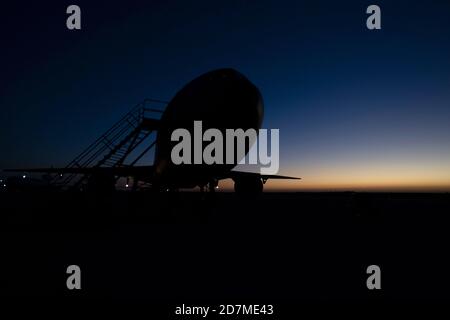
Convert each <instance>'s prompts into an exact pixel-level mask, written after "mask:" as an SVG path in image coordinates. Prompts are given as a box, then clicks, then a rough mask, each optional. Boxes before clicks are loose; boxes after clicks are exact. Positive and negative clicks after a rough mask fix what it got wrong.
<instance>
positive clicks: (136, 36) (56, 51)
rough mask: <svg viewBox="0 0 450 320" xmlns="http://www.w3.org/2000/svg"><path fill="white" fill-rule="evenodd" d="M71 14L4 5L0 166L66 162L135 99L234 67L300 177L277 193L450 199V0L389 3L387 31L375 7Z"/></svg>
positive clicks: (143, 6)
mask: <svg viewBox="0 0 450 320" xmlns="http://www.w3.org/2000/svg"><path fill="white" fill-rule="evenodd" d="M69 4H71V3H69V2H67V3H66V2H65V1H60V2H58V4H54V3H53V2H48V1H38V2H36V3H34V4H29V5H28V4H27V5H23V4H20V3H19V4H8V5H3V6H2V11H3V12H4V13H5V14H6V16H5V17H2V19H1V22H0V26H1V28H0V34H1V39H2V40H1V41H2V57H1V59H0V63H1V70H2V71H1V74H2V75H1V79H2V85H1V95H0V105H1V108H0V117H1V120H2V121H1V128H0V133H1V134H0V150H1V156H0V168H11V167H43V166H44V167H46V166H51V165H53V166H55V167H56V166H64V165H65V164H67V163H68V162H69V161H70V160H71V159H72V158H73V157H74V156H76V155H77V154H78V153H79V152H81V151H82V150H83V149H84V148H85V147H86V146H87V145H88V144H89V143H91V142H92V141H93V140H95V138H97V137H98V136H99V135H100V134H102V133H103V132H104V131H105V130H106V129H108V128H109V127H110V126H111V125H112V124H113V123H114V122H115V121H117V119H118V118H119V117H120V116H121V115H123V114H125V113H126V112H127V111H128V110H129V109H130V108H131V107H132V106H133V105H135V104H136V103H137V102H139V101H141V100H143V99H144V98H156V99H163V100H170V99H171V98H172V97H173V95H174V94H175V93H176V92H177V91H178V90H179V89H180V88H181V87H182V86H183V85H184V84H185V83H186V82H188V81H189V80H191V79H192V78H194V77H196V76H198V75H199V74H202V73H204V72H206V71H209V70H211V69H216V68H221V67H232V68H235V69H237V70H239V71H240V72H242V73H243V74H245V75H246V76H247V77H248V78H249V79H250V80H251V81H252V82H253V83H254V84H255V85H256V86H257V87H258V88H259V89H260V91H261V92H262V95H263V98H264V102H265V119H264V123H263V127H264V128H268V129H270V128H278V129H280V172H279V174H284V175H292V176H299V177H302V180H301V181H269V182H268V183H267V185H266V186H267V189H268V190H381V191H382V190H386V191H399V190H401V191H403V190H405V191H450V90H449V88H450V60H449V57H450V19H449V16H450V2H448V1H432V2H430V1H414V2H411V1H376V4H378V5H379V6H380V7H381V10H382V29H381V30H377V31H369V30H368V29H367V28H366V26H365V23H366V18H367V14H366V13H365V10H366V8H367V6H368V5H370V4H373V1H322V0H320V1H286V2H283V1H244V0H236V1H224V2H222V3H219V2H216V1H205V2H198V1H193V2H191V1H129V2H127V3H125V2H123V3H122V4H121V5H118V4H116V5H111V4H110V3H109V2H107V1H97V2H96V4H93V3H92V1H78V2H77V4H78V5H79V6H80V7H81V10H82V19H83V20H82V30H81V31H69V30H67V29H66V28H65V19H66V14H65V8H66V7H67V6H68V5H69ZM8 6H11V7H8ZM147 160H148V163H149V164H150V163H151V159H147ZM223 186H224V187H226V186H229V182H225V183H224V184H223Z"/></svg>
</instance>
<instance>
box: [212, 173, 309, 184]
mask: <svg viewBox="0 0 450 320" xmlns="http://www.w3.org/2000/svg"><path fill="white" fill-rule="evenodd" d="M245 177H259V178H261V179H263V181H264V182H266V181H267V180H269V179H287V180H300V179H301V178H297V177H289V176H280V175H270V174H260V173H256V172H245V171H230V172H229V174H228V175H227V176H224V177H221V178H220V179H227V178H231V179H235V178H245Z"/></svg>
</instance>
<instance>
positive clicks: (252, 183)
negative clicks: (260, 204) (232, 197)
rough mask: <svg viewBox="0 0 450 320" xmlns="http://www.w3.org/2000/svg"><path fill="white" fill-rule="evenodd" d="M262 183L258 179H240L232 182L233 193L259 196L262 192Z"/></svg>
mask: <svg viewBox="0 0 450 320" xmlns="http://www.w3.org/2000/svg"><path fill="white" fill-rule="evenodd" d="M263 188H264V186H263V181H262V179H261V178H259V177H245V178H244V177H242V178H239V179H235V180H234V191H235V192H236V193H241V194H260V193H262V192H263Z"/></svg>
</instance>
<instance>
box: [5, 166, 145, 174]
mask: <svg viewBox="0 0 450 320" xmlns="http://www.w3.org/2000/svg"><path fill="white" fill-rule="evenodd" d="M3 171H5V172H29V173H34V172H42V173H56V174H96V173H97V174H111V175H115V176H123V177H126V176H149V175H151V174H152V173H153V166H122V167H89V168H32V169H6V170H3Z"/></svg>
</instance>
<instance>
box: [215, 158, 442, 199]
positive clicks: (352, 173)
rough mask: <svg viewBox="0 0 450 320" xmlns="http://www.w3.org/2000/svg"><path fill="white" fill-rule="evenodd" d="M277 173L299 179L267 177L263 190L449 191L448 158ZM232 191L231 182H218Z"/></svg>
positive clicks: (346, 165) (302, 169) (311, 166)
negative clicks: (432, 160)
mask: <svg viewBox="0 0 450 320" xmlns="http://www.w3.org/2000/svg"><path fill="white" fill-rule="evenodd" d="M278 174H280V175H287V176H295V177H300V178H301V180H275V179H274V180H270V179H269V180H268V181H267V183H266V184H265V187H264V189H265V190H266V191H293V192H295V191H386V192H390V191H392V192H395V191H399V192H401V191H405V192H408V191H410V192H450V161H448V162H447V163H444V162H440V163H438V162H437V161H436V162H433V163H432V162H428V161H427V162H423V163H420V164H418V163H395V164H393V163H373V162H368V163H366V164H342V163H340V164H336V165H335V166H334V167H328V166H323V167H322V166H321V165H320V164H312V165H305V166H299V168H295V169H294V168H292V167H287V168H286V170H280V172H279V173H278ZM220 187H221V189H224V190H232V189H233V181H231V180H225V181H222V182H221V183H220Z"/></svg>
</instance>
